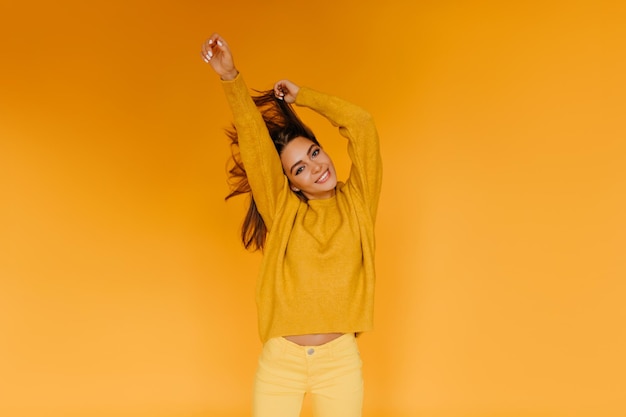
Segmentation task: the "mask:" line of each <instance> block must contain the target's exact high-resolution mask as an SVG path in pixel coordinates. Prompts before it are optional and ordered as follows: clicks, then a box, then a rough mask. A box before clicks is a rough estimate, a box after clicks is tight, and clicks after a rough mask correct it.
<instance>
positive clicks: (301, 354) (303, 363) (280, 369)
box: [253, 333, 363, 417]
mask: <svg viewBox="0 0 626 417" xmlns="http://www.w3.org/2000/svg"><path fill="white" fill-rule="evenodd" d="M305 394H308V395H310V396H311V403H312V406H313V414H314V415H315V417H360V416H361V409H362V405H363V376H362V373H361V357H360V355H359V349H358V346H357V342H356V339H355V337H354V334H351V333H349V334H345V335H343V336H341V337H339V338H337V339H335V340H332V341H330V342H328V343H326V344H324V345H321V346H300V345H297V344H295V343H292V342H290V341H288V340H287V339H284V338H282V337H277V338H274V339H270V340H268V341H267V342H266V343H265V345H264V346H263V352H262V353H261V356H260V358H259V367H258V369H257V373H256V378H255V382H254V401H253V409H254V413H253V415H254V417H297V416H299V415H300V410H301V408H302V401H303V399H304V395H305Z"/></svg>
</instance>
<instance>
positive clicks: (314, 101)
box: [284, 87, 382, 219]
mask: <svg viewBox="0 0 626 417" xmlns="http://www.w3.org/2000/svg"><path fill="white" fill-rule="evenodd" d="M284 97H285V100H289V99H291V98H290V94H288V93H286V94H285V96H284ZM294 100H295V104H296V105H298V106H304V107H308V108H310V109H311V110H313V111H315V112H317V113H319V114H320V115H322V116H324V117H326V119H328V120H329V121H330V122H331V123H332V124H333V125H334V126H336V127H338V128H339V133H340V134H341V135H342V136H344V137H345V138H347V139H348V154H349V155H350V159H351V160H352V167H351V169H350V176H349V178H348V180H347V181H346V186H349V187H353V188H354V189H355V190H356V191H357V192H358V193H359V194H360V195H361V196H362V198H363V201H364V204H366V205H367V206H368V207H369V208H370V212H371V215H372V219H375V217H376V211H377V207H378V199H379V196H380V188H381V183H382V162H381V157H380V149H379V140H378V132H377V130H376V125H375V124H374V119H373V118H372V116H371V115H370V114H369V112H367V111H365V110H364V109H362V108H361V107H359V106H356V105H354V104H352V103H350V102H347V101H345V100H342V99H340V98H338V97H334V96H331V95H328V94H324V93H320V92H318V91H315V90H312V89H310V88H307V87H301V88H299V89H298V91H297V93H296V95H295V96H294Z"/></svg>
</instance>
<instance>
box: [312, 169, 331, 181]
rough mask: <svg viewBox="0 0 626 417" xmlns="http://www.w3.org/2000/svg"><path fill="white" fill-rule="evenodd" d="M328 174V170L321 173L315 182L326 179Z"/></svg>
mask: <svg viewBox="0 0 626 417" xmlns="http://www.w3.org/2000/svg"><path fill="white" fill-rule="evenodd" d="M329 175H330V173H329V172H328V171H326V172H324V174H322V176H321V177H319V178H318V180H317V181H315V182H324V181H326V178H328V176H329Z"/></svg>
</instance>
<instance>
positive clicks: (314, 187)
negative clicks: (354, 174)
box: [280, 136, 337, 200]
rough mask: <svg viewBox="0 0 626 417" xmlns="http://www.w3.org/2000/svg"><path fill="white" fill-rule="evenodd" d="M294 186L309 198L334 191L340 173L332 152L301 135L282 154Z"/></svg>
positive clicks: (328, 194) (293, 187)
mask: <svg viewBox="0 0 626 417" xmlns="http://www.w3.org/2000/svg"><path fill="white" fill-rule="evenodd" d="M280 160H281V162H282V164H283V170H284V171H285V175H287V178H288V179H289V183H290V185H291V189H292V190H294V191H302V193H303V194H304V196H305V197H306V198H308V199H309V200H321V199H324V198H330V197H333V196H334V195H335V187H336V186H337V176H336V174H335V166H334V165H333V161H332V160H331V159H330V156H328V154H327V153H326V152H324V150H323V149H322V148H321V147H320V146H319V145H316V144H315V142H313V141H311V140H309V139H307V138H304V137H302V136H298V137H296V138H294V139H293V140H291V141H290V142H289V143H288V144H287V145H286V146H285V147H284V148H283V151H282V153H281V154H280Z"/></svg>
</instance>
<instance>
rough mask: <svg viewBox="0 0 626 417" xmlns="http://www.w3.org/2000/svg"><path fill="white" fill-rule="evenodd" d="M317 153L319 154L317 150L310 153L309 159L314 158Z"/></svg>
mask: <svg viewBox="0 0 626 417" xmlns="http://www.w3.org/2000/svg"><path fill="white" fill-rule="evenodd" d="M319 153H320V149H319V148H317V149H316V150H314V151H313V152H311V158H315V157H316V156H317V155H319Z"/></svg>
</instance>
